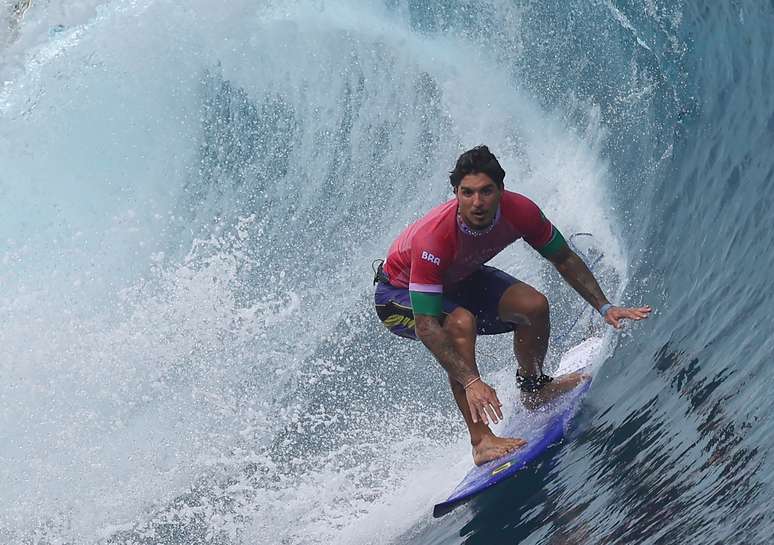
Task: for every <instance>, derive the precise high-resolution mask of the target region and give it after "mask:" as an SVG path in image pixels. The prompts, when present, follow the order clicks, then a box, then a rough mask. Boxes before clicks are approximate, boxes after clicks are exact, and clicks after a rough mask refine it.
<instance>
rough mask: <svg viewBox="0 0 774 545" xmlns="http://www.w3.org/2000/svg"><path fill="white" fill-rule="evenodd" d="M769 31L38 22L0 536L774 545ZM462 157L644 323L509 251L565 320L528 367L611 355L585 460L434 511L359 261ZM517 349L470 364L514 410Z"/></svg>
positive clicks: (152, 12) (6, 160)
mask: <svg viewBox="0 0 774 545" xmlns="http://www.w3.org/2000/svg"><path fill="white" fill-rule="evenodd" d="M4 17H5V16H4ZM7 17H10V16H7ZM13 17H15V18H18V16H13ZM14 20H17V19H14ZM772 23H774V6H772V4H770V3H764V2H729V3H718V4H717V5H715V4H706V5H705V4H702V3H698V2H695V3H694V2H682V3H672V2H658V1H648V2H643V3H635V2H613V1H605V2H603V1H599V2H566V3H538V2H514V3H507V4H506V3H504V2H487V1H478V2H473V1H470V2H452V1H446V2H432V3H431V2H419V1H418V0H412V1H399V0H389V1H383V2H378V1H375V0H373V1H367V2H354V1H351V2H349V1H341V2H325V1H320V0H316V1H312V0H298V1H295V2H287V3H286V2H283V3H279V2H277V3H274V2H270V1H266V2H260V3H253V2H230V3H228V4H227V5H224V6H213V5H212V4H211V3H207V2H199V1H194V2H190V3H187V4H186V5H185V6H180V5H178V4H177V3H174V2H165V1H152V0H145V1H135V2H121V1H112V2H104V3H99V2H94V1H92V2H89V1H83V2H72V3H67V4H64V3H58V2H56V1H55V0H49V1H47V2H44V1H41V2H34V1H33V2H32V3H31V4H30V6H29V7H28V9H27V10H26V11H25V12H24V13H23V15H22V16H21V18H20V19H18V22H17V23H14V28H15V30H14V31H13V32H11V33H9V34H8V35H7V36H5V35H2V36H0V38H2V40H3V42H2V43H3V44H4V45H3V46H2V47H3V49H2V57H0V80H2V82H3V84H2V87H0V291H2V294H3V297H2V298H0V323H2V324H3V328H2V329H0V347H2V350H1V351H0V376H2V380H0V506H2V509H0V541H2V542H3V543H52V544H53V543H116V544H118V543H121V544H129V543H143V544H151V543H154V544H155V543H168V544H183V543H186V544H188V543H224V544H226V543H227V544H231V543H251V544H264V543H265V544H277V543H283V544H296V543H299V544H315V543H337V544H339V543H342V544H361V543H374V544H377V543H378V544H382V543H414V544H423V545H424V544H427V543H471V544H473V543H482V544H483V543H486V544H493V543H546V544H558V543H563V544H569V543H610V544H613V543H616V544H617V543H627V544H628V543H653V544H672V543H682V542H689V543H697V544H700V543H713V544H714V543H740V544H741V543H744V544H754V543H766V542H768V540H769V536H770V533H771V528H772V523H771V515H770V510H769V507H770V504H771V502H770V498H771V495H772V490H771V485H770V481H771V475H772V467H771V461H770V446H769V445H770V443H771V441H770V436H771V431H770V426H769V424H768V423H767V421H766V416H767V414H768V413H769V412H771V408H772V402H771V400H772V397H771V396H770V395H769V394H768V393H767V392H768V388H767V385H768V383H769V382H770V380H771V378H770V375H771V373H770V372H769V371H768V369H769V367H770V366H769V359H770V353H771V350H772V342H773V341H772V340H771V339H772V336H771V329H772V328H771V326H770V323H771V320H770V319H769V309H770V308H771V306H772V305H771V301H770V299H771V297H772V296H771V294H772V292H773V290H772V280H771V275H770V274H769V269H770V268H771V264H772V252H771V250H770V249H769V246H768V244H767V238H768V237H767V234H768V231H769V230H770V227H771V214H770V212H769V209H770V207H771V204H772V197H771V193H770V187H771V184H772V177H773V176H774V160H772V159H771V157H772V154H771V153H770V152H769V149H770V148H771V147H772V142H773V141H774V100H773V99H772V93H771V85H772V82H773V81H774V66H773V65H772V61H771V55H770V52H771V50H772V38H771V34H770V32H769V29H770V28H771V27H772ZM480 143H486V144H488V145H489V146H490V147H491V148H492V149H493V150H494V151H495V153H496V154H497V155H498V157H499V158H500V159H501V161H502V163H503V166H504V168H505V170H506V172H507V177H506V187H508V188H509V189H512V190H515V191H519V192H522V193H525V194H527V195H528V196H530V197H531V198H533V199H534V200H535V201H537V202H538V203H539V204H540V205H541V206H542V207H543V209H544V210H545V211H546V214H547V215H548V216H549V217H550V218H551V219H552V221H554V222H555V223H556V224H557V225H559V226H560V228H561V229H562V230H563V232H565V233H572V232H590V233H593V239H591V240H593V242H588V241H586V243H587V244H591V245H592V247H593V248H592V250H591V251H594V252H597V254H594V255H598V254H599V253H602V254H603V257H602V259H601V261H600V263H599V266H598V269H597V272H598V274H599V277H600V279H601V282H602V284H603V286H604V288H605V290H606V292H607V293H608V295H609V296H610V297H611V298H612V299H614V300H616V301H621V302H623V303H628V304H639V303H648V304H650V305H652V306H653V307H654V308H655V309H656V310H655V312H654V316H652V318H651V319H649V320H648V321H647V322H644V323H641V324H637V325H636V326H632V327H629V328H628V329H626V330H625V331H624V332H622V333H614V332H612V331H607V330H605V329H603V328H602V327H601V324H600V322H599V319H598V318H596V317H594V316H592V314H591V313H590V312H584V310H583V305H582V304H581V303H580V301H579V300H578V298H577V296H575V295H574V294H573V293H572V292H571V291H569V290H568V289H567V288H566V287H564V286H563V285H562V284H561V281H560V280H559V279H558V277H557V275H556V274H555V273H554V272H553V271H552V270H550V269H549V268H547V267H546V265H545V263H544V262H542V261H541V260H540V258H539V257H537V256H536V254H534V253H532V252H531V251H530V250H529V249H528V248H526V247H525V246H524V245H520V246H518V247H514V248H512V249H509V250H507V251H506V252H504V253H503V254H501V255H500V256H498V257H497V258H496V259H495V261H494V264H495V265H496V266H499V267H502V268H505V269H506V270H508V271H509V272H511V273H512V274H514V275H516V276H518V277H520V278H522V279H524V280H525V281H528V282H530V283H531V284H533V285H535V286H536V287H538V288H539V289H541V290H543V291H544V292H545V293H546V294H547V295H548V297H549V300H550V301H551V305H552V316H553V317H554V332H555V333H556V342H555V343H554V345H553V346H552V349H551V352H550V354H549V364H548V365H549V367H550V366H552V365H555V364H556V362H557V361H558V357H559V356H560V354H561V352H562V351H563V350H564V349H566V348H567V347H569V346H571V345H573V344H575V343H576V342H577V341H579V340H580V339H582V338H583V337H585V336H587V335H589V334H603V335H604V336H605V350H604V351H603V352H601V353H600V355H599V357H600V360H603V361H601V367H600V370H599V372H598V374H597V376H596V378H595V380H594V383H593V386H592V389H591V391H590V392H589V394H588V396H587V397H586V402H585V404H584V406H583V408H582V410H581V413H580V416H579V419H578V422H577V428H576V430H575V431H574V437H575V439H574V440H573V441H572V442H570V443H569V444H567V445H565V446H563V447H561V448H557V449H555V450H554V451H552V453H551V456H549V457H547V458H546V459H545V460H543V462H542V463H540V464H538V465H536V466H535V467H533V468H531V469H530V470H528V471H527V472H525V473H524V474H523V475H520V476H518V477H517V478H515V479H513V480H511V481H509V482H507V483H505V484H503V485H502V486H501V487H498V489H497V490H494V491H492V492H491V493H489V494H487V495H484V496H482V497H481V499H480V500H477V501H475V502H472V503H470V504H468V505H466V506H464V507H461V508H460V509H457V510H455V511H454V512H453V513H451V514H449V515H447V516H446V517H444V518H441V519H438V520H434V519H432V517H431V510H432V505H433V504H434V503H437V502H438V501H440V500H442V499H443V498H445V496H446V494H447V493H448V492H449V491H450V490H451V489H452V488H453V487H454V485H455V484H456V483H457V482H458V481H459V480H460V479H461V478H462V476H463V475H464V474H465V472H466V471H467V469H468V464H469V450H468V447H467V446H466V438H465V432H464V429H463V427H462V424H461V422H460V419H459V416H458V415H457V414H456V408H455V407H454V405H453V401H452V399H451V396H450V394H449V392H448V391H447V390H448V386H447V385H446V381H445V377H444V376H443V373H442V370H441V368H440V367H439V366H438V365H437V364H436V363H435V362H434V361H432V359H431V358H430V357H429V355H428V354H427V353H426V351H424V349H423V348H422V347H421V346H418V345H417V343H408V342H402V341H400V340H399V339H395V338H392V337H390V335H389V334H388V333H387V332H386V331H385V330H384V329H383V328H382V327H381V326H380V325H379V324H378V322H377V321H376V318H375V316H374V314H373V311H372V309H371V307H370V301H371V297H372V286H371V272H370V263H371V261H372V260H373V259H375V258H378V257H381V256H383V255H384V253H385V251H386V248H387V246H388V245H389V243H390V242H391V240H392V239H393V238H394V236H396V235H397V234H398V233H399V232H400V230H401V229H402V228H403V227H404V226H405V225H406V224H408V223H409V222H410V221H412V220H413V219H415V218H417V217H419V216H420V215H421V214H422V213H423V212H424V211H426V210H427V209H429V208H430V207H432V206H434V205H435V204H437V203H439V202H441V201H443V200H444V199H446V198H448V197H449V195H450V193H449V190H448V184H447V181H446V173H447V172H448V170H449V169H450V168H451V167H452V165H453V162H454V159H455V158H456V157H457V155H458V154H459V153H460V152H461V151H462V150H464V149H467V148H469V147H472V146H473V145H476V144H480ZM579 315H580V319H579V320H576V319H577V317H578V316H579ZM509 344H510V340H509V339H507V338H504V337H503V338H493V339H486V340H484V341H482V342H481V343H480V345H479V348H480V356H479V359H480V361H479V364H480V366H481V368H482V371H483V373H484V374H485V376H487V377H488V379H489V380H490V381H491V382H492V383H494V384H495V386H496V387H497V388H498V392H500V393H501V396H502V397H503V398H504V399H505V400H507V401H508V403H507V405H508V407H509V410H510V411H513V410H515V409H513V407H515V406H516V402H515V399H516V393H515V391H514V385H513V376H512V372H513V362H512V361H511V357H510V356H509V353H510V352H509V351H510V348H509Z"/></svg>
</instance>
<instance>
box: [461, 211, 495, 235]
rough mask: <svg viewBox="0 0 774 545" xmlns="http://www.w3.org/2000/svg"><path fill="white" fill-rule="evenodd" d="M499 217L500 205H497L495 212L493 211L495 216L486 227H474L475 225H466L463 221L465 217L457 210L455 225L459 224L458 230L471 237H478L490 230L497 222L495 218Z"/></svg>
mask: <svg viewBox="0 0 774 545" xmlns="http://www.w3.org/2000/svg"><path fill="white" fill-rule="evenodd" d="M499 219H500V207H499V206H498V207H497V212H495V217H494V218H493V219H492V223H490V224H489V225H487V226H486V227H482V228H480V229H476V228H475V227H471V226H470V225H468V222H466V221H465V218H463V217H462V214H460V213H459V212H457V225H458V226H459V228H460V231H462V232H463V233H465V234H466V235H470V236H473V237H480V236H483V235H486V234H488V233H489V232H491V231H492V229H494V226H495V225H496V224H497V220H499Z"/></svg>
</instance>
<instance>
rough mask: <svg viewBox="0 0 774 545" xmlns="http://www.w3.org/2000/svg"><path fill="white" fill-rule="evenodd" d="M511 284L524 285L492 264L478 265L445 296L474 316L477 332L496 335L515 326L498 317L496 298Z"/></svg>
mask: <svg viewBox="0 0 774 545" xmlns="http://www.w3.org/2000/svg"><path fill="white" fill-rule="evenodd" d="M515 285H526V284H524V283H523V282H521V281H520V280H518V279H516V278H514V277H513V276H511V275H510V274H508V273H506V272H503V271H501V270H499V269H496V268H494V267H487V266H486V265H485V266H483V267H481V269H479V270H478V271H476V272H475V273H473V274H472V275H470V276H469V277H468V278H466V279H465V280H463V281H462V282H460V284H459V285H458V286H456V287H455V288H454V290H452V291H451V292H450V293H449V294H448V297H449V299H451V300H452V301H454V302H455V303H458V304H459V305H460V306H462V307H465V308H466V309H468V310H469V311H470V312H472V313H473V315H474V316H475V317H476V327H477V330H478V333H479V335H497V334H499V333H507V332H508V331H513V330H514V328H515V325H514V324H513V323H510V322H504V321H503V320H501V319H500V312H499V306H500V299H501V298H502V297H503V295H504V294H505V292H506V291H507V290H508V289H509V288H510V287H511V286H515Z"/></svg>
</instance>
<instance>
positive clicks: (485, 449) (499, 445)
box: [473, 434, 527, 466]
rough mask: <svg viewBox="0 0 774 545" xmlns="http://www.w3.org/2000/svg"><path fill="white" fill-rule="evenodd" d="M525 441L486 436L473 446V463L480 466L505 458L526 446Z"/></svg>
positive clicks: (491, 435) (492, 435)
mask: <svg viewBox="0 0 774 545" xmlns="http://www.w3.org/2000/svg"><path fill="white" fill-rule="evenodd" d="M526 444H527V442H526V441H525V440H524V439H519V438H510V437H497V436H496V435H494V434H488V435H484V437H483V438H482V439H481V440H480V441H479V442H478V443H476V444H475V445H473V462H474V463H475V464H476V465H477V466H480V465H481V464H485V463H487V462H489V461H491V460H495V459H497V458H500V457H501V456H505V455H506V454H508V453H509V452H511V451H513V450H516V449H517V448H521V447H523V446H524V445H526Z"/></svg>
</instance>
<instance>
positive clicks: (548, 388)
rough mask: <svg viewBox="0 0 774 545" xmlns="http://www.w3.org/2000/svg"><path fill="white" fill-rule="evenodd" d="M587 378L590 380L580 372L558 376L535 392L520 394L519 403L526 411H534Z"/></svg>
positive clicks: (589, 376)
mask: <svg viewBox="0 0 774 545" xmlns="http://www.w3.org/2000/svg"><path fill="white" fill-rule="evenodd" d="M589 378H591V375H587V374H585V373H581V372H575V373H567V374H566V375H561V376H558V377H556V378H554V380H553V381H551V382H548V383H546V384H544V385H543V387H542V388H540V390H538V391H537V392H521V402H522V403H523V404H524V406H525V407H526V408H527V409H528V410H530V411H534V410H535V409H538V408H540V407H542V406H543V405H545V404H546V403H549V402H551V401H553V400H554V399H556V398H557V397H559V396H560V395H562V394H564V393H566V392H569V391H570V390H572V389H573V388H575V387H576V386H578V385H579V384H580V383H582V382H584V381H586V380H588V379H589Z"/></svg>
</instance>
